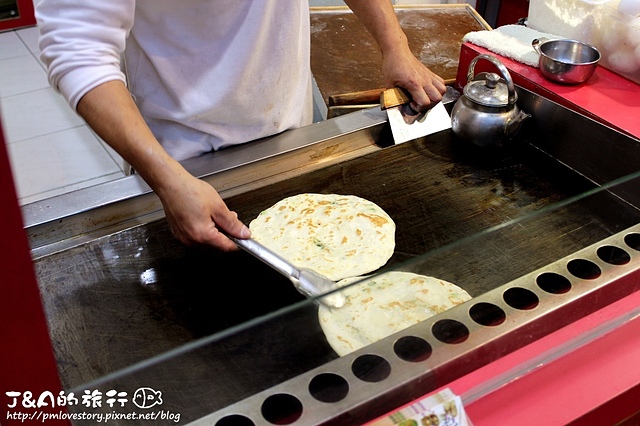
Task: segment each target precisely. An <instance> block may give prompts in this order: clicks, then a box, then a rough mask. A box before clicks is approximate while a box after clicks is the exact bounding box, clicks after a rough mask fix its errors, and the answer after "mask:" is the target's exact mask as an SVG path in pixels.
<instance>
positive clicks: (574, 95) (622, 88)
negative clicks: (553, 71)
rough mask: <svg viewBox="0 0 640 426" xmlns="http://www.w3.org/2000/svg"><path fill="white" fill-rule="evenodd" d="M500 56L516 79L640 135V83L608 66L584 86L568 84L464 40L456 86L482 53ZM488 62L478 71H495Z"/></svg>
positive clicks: (566, 104) (460, 83)
mask: <svg viewBox="0 0 640 426" xmlns="http://www.w3.org/2000/svg"><path fill="white" fill-rule="evenodd" d="M483 53H486V54H490V55H493V56H496V57H497V58H498V59H499V60H500V61H501V62H502V63H503V64H504V65H505V66H506V67H507V69H508V70H509V73H510V74H511V78H512V79H513V82H514V83H515V84H516V85H518V86H521V87H523V88H525V89H527V90H530V91H532V92H534V93H537V94H539V95H541V96H544V97H545V98H547V99H550V100H552V101H554V102H556V103H559V104H560V105H562V106H564V107H566V108H569V109H571V110H573V111H576V112H578V113H580V114H583V115H586V116H587V117H589V118H591V119H593V120H596V121H598V122H600V123H603V124H605V125H607V126H610V127H613V128H615V129H616V130H618V131H621V132H624V133H626V134H628V135H631V136H634V137H636V138H640V85H638V84H637V83H634V82H632V81H631V80H628V79H626V78H624V77H621V76H620V75H618V74H616V73H614V72H612V71H609V70H608V69H606V68H603V67H600V66H599V67H598V68H597V69H596V72H595V73H594V75H593V76H592V77H591V78H590V79H589V80H588V81H587V82H586V83H583V84H580V85H575V86H568V85H562V84H557V83H553V82H551V81H548V80H546V79H545V78H544V77H542V75H541V74H540V72H539V71H538V69H537V68H534V67H531V66H528V65H525V64H523V63H520V62H517V61H514V60H511V59H509V58H506V57H504V56H501V55H498V54H497V53H494V52H491V51H489V50H487V49H485V48H483V47H479V46H476V45H474V44H471V43H463V44H462V47H461V50H460V61H459V64H458V72H457V75H456V88H458V90H461V89H462V87H463V86H464V85H465V84H466V83H467V70H468V69H469V63H470V62H471V60H473V58H475V57H476V56H478V55H479V54H483ZM492 68H493V65H492V64H491V63H490V62H488V61H478V63H477V65H476V67H475V70H474V71H475V73H476V74H477V73H479V72H482V71H494V70H495V68H493V69H492Z"/></svg>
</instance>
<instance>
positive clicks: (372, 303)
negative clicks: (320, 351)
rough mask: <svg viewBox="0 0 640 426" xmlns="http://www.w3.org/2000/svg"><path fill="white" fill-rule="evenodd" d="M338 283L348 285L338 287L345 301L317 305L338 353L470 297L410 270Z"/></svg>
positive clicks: (345, 351)
mask: <svg viewBox="0 0 640 426" xmlns="http://www.w3.org/2000/svg"><path fill="white" fill-rule="evenodd" d="M363 279H364V281H362V282H360V283H356V284H353V285H351V286H349V284H352V283H355V282H356V281H359V280H363ZM338 285H339V286H341V287H342V286H347V287H345V288H344V289H343V290H342V293H343V294H344V296H345V297H346V303H345V305H344V306H343V307H342V308H340V309H330V308H327V307H326V306H320V308H319V310H318V317H319V319H320V325H321V327H322V330H323V331H324V334H325V336H326V338H327V342H329V344H330V345H331V347H332V348H333V349H334V350H335V351H336V353H338V355H340V356H344V355H346V354H348V353H351V352H353V351H355V350H358V349H360V348H362V347H364V346H367V345H369V344H371V343H374V342H377V341H378V340H380V339H383V338H385V337H387V336H390V335H392V334H394V333H397V332H399V331H401V330H404V329H405V328H407V327H410V326H412V325H415V324H418V323H420V322H422V321H424V320H425V319H427V318H429V317H431V316H434V315H436V314H439V313H441V312H444V311H446V310H447V309H449V308H452V307H454V306H456V305H459V304H460V303H462V302H465V301H467V300H469V299H471V296H470V295H469V293H467V292H466V291H465V290H463V289H462V288H460V287H458V286H457V285H455V284H451V283H449V282H447V281H443V280H440V279H437V278H433V277H428V276H425V275H418V274H414V273H411V272H399V271H391V272H385V273H383V274H380V275H376V276H371V277H353V278H347V279H344V280H342V281H340V282H339V283H338Z"/></svg>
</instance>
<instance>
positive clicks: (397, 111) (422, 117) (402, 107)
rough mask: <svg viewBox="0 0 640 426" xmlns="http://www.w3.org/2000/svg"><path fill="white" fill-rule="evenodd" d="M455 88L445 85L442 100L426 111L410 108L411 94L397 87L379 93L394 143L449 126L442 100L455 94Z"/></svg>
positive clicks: (449, 119) (422, 135) (447, 115)
mask: <svg viewBox="0 0 640 426" xmlns="http://www.w3.org/2000/svg"><path fill="white" fill-rule="evenodd" d="M453 92H455V89H452V88H450V87H447V91H446V93H445V95H444V96H443V99H442V102H438V103H437V104H436V105H435V106H433V107H432V108H430V109H429V110H427V111H422V112H418V111H415V110H414V109H413V108H411V106H410V103H411V96H410V95H409V93H408V92H407V91H405V90H403V89H400V88H399V87H394V88H392V89H386V90H385V91H384V92H382V93H381V95H380V107H381V108H382V109H383V110H386V111H387V117H388V118H389V124H390V126H391V133H392V134H393V141H394V142H395V143H396V144H400V143H403V142H408V141H411V140H414V139H418V138H422V137H425V136H427V135H430V134H432V133H437V132H440V131H442V130H446V129H450V128H451V117H450V116H449V113H448V112H447V109H446V108H445V106H444V102H445V101H448V100H449V99H450V98H452V97H453V96H455V95H454V94H453Z"/></svg>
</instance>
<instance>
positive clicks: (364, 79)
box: [311, 4, 491, 107]
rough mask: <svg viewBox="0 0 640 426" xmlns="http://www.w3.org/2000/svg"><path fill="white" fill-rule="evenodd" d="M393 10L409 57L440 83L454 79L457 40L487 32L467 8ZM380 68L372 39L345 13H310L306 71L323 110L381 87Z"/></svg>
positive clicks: (321, 10) (339, 9)
mask: <svg viewBox="0 0 640 426" xmlns="http://www.w3.org/2000/svg"><path fill="white" fill-rule="evenodd" d="M395 9H396V13H397V16H398V20H399V22H400V25H401V26H402V28H403V30H404V31H405V33H406V34H407V38H408V39H409V46H410V47H411V50H412V51H413V53H414V55H416V57H418V58H419V59H420V60H421V61H422V62H423V63H424V64H425V65H426V66H427V67H429V68H430V69H431V70H432V71H434V72H435V73H437V74H439V75H440V76H441V77H443V78H444V79H449V80H450V79H455V77H456V72H457V69H458V58H459V56H460V46H461V44H462V37H464V35H465V34H466V33H468V32H470V31H480V30H483V29H491V27H490V26H489V24H487V23H486V21H484V19H483V18H482V17H481V16H480V15H479V14H478V13H477V12H476V11H475V10H474V9H473V8H472V7H471V6H469V5H467V4H456V5H421V6H396V7H395ZM381 67H382V57H381V55H380V52H379V50H378V46H377V45H376V43H375V40H374V39H373V37H372V36H371V35H370V34H369V33H368V32H367V30H366V28H365V27H364V26H363V25H362V24H361V23H360V21H359V20H358V19H357V18H356V16H355V15H354V14H353V13H352V12H351V10H350V9H348V8H346V7H325V8H311V70H312V72H313V76H314V78H315V81H316V84H317V87H318V89H319V91H320V94H321V95H322V98H323V100H324V102H325V105H327V106H328V107H329V106H330V99H329V98H330V97H331V96H335V95H343V94H348V93H353V92H363V91H370V90H377V89H379V88H383V87H384V84H383V79H382V73H381ZM374 97H375V96H374ZM335 106H336V107H337V106H338V105H335Z"/></svg>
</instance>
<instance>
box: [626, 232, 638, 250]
mask: <svg viewBox="0 0 640 426" xmlns="http://www.w3.org/2000/svg"><path fill="white" fill-rule="evenodd" d="M624 242H625V243H626V244H627V245H628V246H629V247H631V248H632V249H634V250H637V251H640V234H637V233H632V234H627V235H625V237H624Z"/></svg>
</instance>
